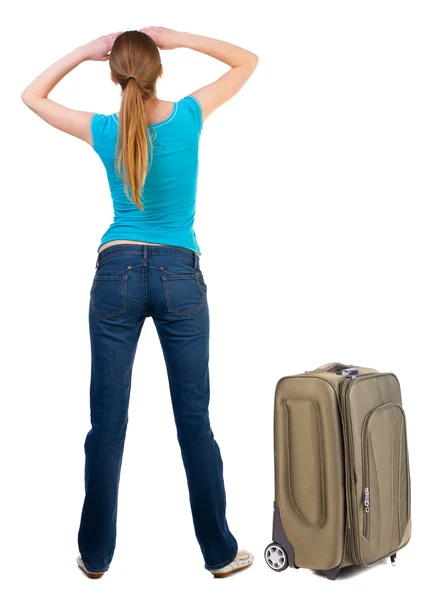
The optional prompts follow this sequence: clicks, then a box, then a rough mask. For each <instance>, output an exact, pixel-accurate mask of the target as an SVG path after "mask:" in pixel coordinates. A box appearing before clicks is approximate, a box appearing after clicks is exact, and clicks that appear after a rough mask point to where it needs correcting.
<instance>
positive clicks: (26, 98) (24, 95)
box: [21, 90, 30, 106]
mask: <svg viewBox="0 0 434 600" xmlns="http://www.w3.org/2000/svg"><path fill="white" fill-rule="evenodd" d="M21 100H22V101H23V102H24V104H26V105H27V106H28V105H29V102H30V98H29V95H28V94H27V92H26V90H24V92H22V93H21Z"/></svg>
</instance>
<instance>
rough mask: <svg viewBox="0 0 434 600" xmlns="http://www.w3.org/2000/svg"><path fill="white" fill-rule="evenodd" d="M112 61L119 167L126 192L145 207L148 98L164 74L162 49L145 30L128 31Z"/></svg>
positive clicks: (149, 150)
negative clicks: (118, 100)
mask: <svg viewBox="0 0 434 600" xmlns="http://www.w3.org/2000/svg"><path fill="white" fill-rule="evenodd" d="M109 65H110V70H111V72H112V77H113V80H114V81H115V82H116V83H119V85H120V86H121V90H122V92H121V93H122V96H121V107H120V112H119V134H118V139H117V142H116V157H117V158H116V171H117V173H118V174H119V176H120V177H121V178H122V181H123V182H124V189H125V193H126V195H127V196H128V197H129V198H130V199H131V197H130V195H129V190H130V191H131V194H132V201H133V202H134V204H135V205H136V206H137V208H139V209H140V210H143V204H142V201H141V195H142V192H143V187H144V185H145V179H146V175H147V173H148V171H149V167H150V161H151V158H152V140H151V138H150V135H149V131H148V121H147V117H146V112H145V102H146V101H147V100H148V99H149V98H155V97H156V96H155V88H156V82H157V78H158V77H159V75H160V74H161V57H160V52H159V50H158V46H157V45H156V43H155V42H154V40H153V39H152V38H151V37H149V36H148V35H146V34H145V33H143V32H141V31H125V32H124V33H122V34H121V35H119V36H118V37H117V38H116V40H115V42H114V44H113V47H112V50H111V52H110V56H109ZM129 78H131V79H129ZM128 188H129V189H128Z"/></svg>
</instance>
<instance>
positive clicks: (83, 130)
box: [21, 32, 121, 145]
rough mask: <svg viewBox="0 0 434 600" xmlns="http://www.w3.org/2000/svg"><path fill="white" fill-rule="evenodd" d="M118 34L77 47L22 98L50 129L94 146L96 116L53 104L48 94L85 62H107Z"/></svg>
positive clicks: (40, 78)
mask: <svg viewBox="0 0 434 600" xmlns="http://www.w3.org/2000/svg"><path fill="white" fill-rule="evenodd" d="M120 33H121V32H119V33H112V34H109V35H104V36H102V37H99V38H97V39H96V40H93V41H92V42H89V43H88V44H85V45H84V46H78V48H76V49H75V50H73V51H72V52H69V53H68V54H67V55H66V56H64V57H63V58H61V59H59V60H58V61H56V62H55V63H54V64H52V65H51V66H50V67H48V69H46V70H45V71H43V72H42V73H41V74H40V75H39V76H38V77H37V78H36V79H35V80H34V81H32V83H31V84H30V85H28V86H27V87H26V89H25V90H24V91H23V92H22V94H21V100H22V101H23V102H24V104H26V105H27V106H28V107H29V108H30V109H31V110H32V111H33V112H34V113H36V114H37V115H38V116H39V117H41V119H44V121H46V122H47V123H49V125H52V126H53V127H56V129H60V130H61V131H64V132H65V133H69V134H70V135H74V136H75V137H78V138H80V139H82V140H84V141H85V142H87V143H88V144H90V145H92V138H91V133H90V119H91V117H92V115H93V114H94V113H93V112H87V111H83V110H74V109H72V108H68V107H67V106H63V105H62V104H59V103H58V102H54V101H53V100H50V99H49V98H48V94H49V93H50V92H51V90H52V89H53V88H54V87H55V86H56V85H57V84H58V83H59V81H60V80H61V79H63V77H65V75H66V74H67V73H69V72H70V71H72V70H73V69H75V67H77V66H78V65H79V64H81V63H82V62H84V61H86V60H100V61H103V60H107V59H108V58H109V56H110V55H109V52H110V51H111V49H112V46H113V42H114V41H115V39H116V38H117V36H118V35H120Z"/></svg>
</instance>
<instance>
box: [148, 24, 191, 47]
mask: <svg viewBox="0 0 434 600" xmlns="http://www.w3.org/2000/svg"><path fill="white" fill-rule="evenodd" d="M140 31H141V32H142V33H146V35H149V37H151V38H152V39H153V40H154V42H155V43H156V44H157V46H158V47H159V48H160V50H174V49H175V48H179V47H180V46H181V45H182V44H181V39H182V33H181V32H180V31H175V30H174V29H168V28H167V27H143V29H141V30H140Z"/></svg>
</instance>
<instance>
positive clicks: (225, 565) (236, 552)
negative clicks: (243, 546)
mask: <svg viewBox="0 0 434 600" xmlns="http://www.w3.org/2000/svg"><path fill="white" fill-rule="evenodd" d="M237 554H238V549H237V550H236V551H235V554H234V555H233V556H232V557H231V558H230V560H224V561H223V562H221V563H219V564H217V565H212V566H209V565H207V564H205V568H206V569H218V568H220V567H222V568H223V567H227V566H228V565H230V564H231V562H232V561H233V560H234V559H235V558H236V556H237Z"/></svg>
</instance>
